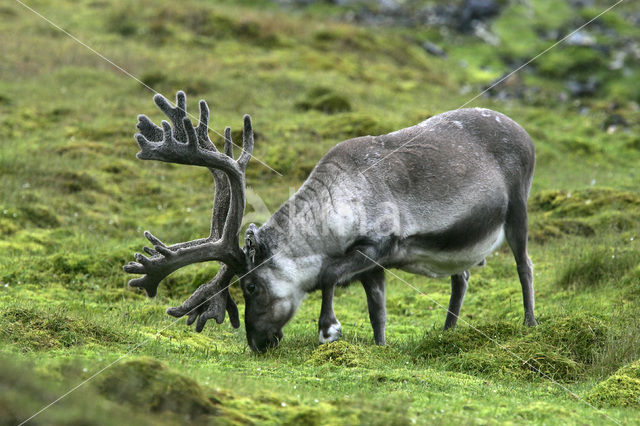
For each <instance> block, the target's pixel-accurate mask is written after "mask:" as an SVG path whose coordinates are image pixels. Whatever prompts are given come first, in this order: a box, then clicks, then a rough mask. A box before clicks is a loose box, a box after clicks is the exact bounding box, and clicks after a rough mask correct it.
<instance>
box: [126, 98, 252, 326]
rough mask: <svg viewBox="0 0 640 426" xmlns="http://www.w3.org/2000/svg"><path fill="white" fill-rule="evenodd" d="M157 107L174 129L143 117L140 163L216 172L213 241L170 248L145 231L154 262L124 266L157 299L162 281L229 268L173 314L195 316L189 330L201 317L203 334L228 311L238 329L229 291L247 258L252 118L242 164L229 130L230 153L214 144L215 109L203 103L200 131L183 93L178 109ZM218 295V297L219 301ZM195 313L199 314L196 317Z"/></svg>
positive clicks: (163, 100) (246, 124)
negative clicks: (242, 233)
mask: <svg viewBox="0 0 640 426" xmlns="http://www.w3.org/2000/svg"><path fill="white" fill-rule="evenodd" d="M154 101H155V103H156V104H157V105H158V107H159V108H160V109H161V110H162V111H163V112H164V113H165V114H166V115H167V116H168V117H169V119H170V120H171V121H172V123H173V129H172V127H171V126H170V125H169V123H168V122H166V121H163V122H162V128H160V127H158V126H156V125H155V124H154V123H153V122H152V121H151V120H149V118H147V117H146V116H145V115H140V116H139V117H138V120H139V122H138V126H137V127H138V129H139V130H140V133H138V134H136V135H135V137H136V140H137V141H138V145H139V146H140V152H138V154H137V157H138V158H139V159H142V160H159V161H165V162H171V163H179V164H186V165H195V166H203V167H207V168H208V169H209V170H210V171H211V173H212V174H213V177H214V181H215V186H216V194H215V199H214V207H213V213H212V222H211V232H210V235H209V237H207V238H201V239H197V240H193V241H188V242H185V243H180V244H175V245H172V246H166V245H165V244H164V243H163V242H162V241H161V240H159V239H158V238H156V237H155V236H153V235H152V234H151V233H150V232H148V231H145V233H144V235H145V237H146V238H147V239H148V240H149V241H150V242H151V244H153V249H151V248H148V247H144V251H145V252H146V253H147V254H148V255H150V257H146V256H143V255H142V254H139V253H136V254H135V258H136V261H137V262H130V263H129V264H127V265H125V266H124V270H125V272H128V273H135V274H145V275H144V276H142V277H140V278H136V279H133V280H131V281H129V285H130V286H132V287H140V288H144V289H145V290H146V292H147V295H149V296H150V297H153V296H155V294H156V293H157V288H158V285H159V283H160V281H162V280H163V279H164V278H165V277H166V276H167V275H169V274H171V273H172V272H174V271H175V270H177V269H179V268H181V267H183V266H186V265H190V264H193V263H198V262H206V261H211V260H218V261H220V262H222V263H224V265H223V266H221V269H220V271H219V273H218V275H216V277H215V278H214V279H213V280H212V281H210V282H209V283H207V284H204V285H202V286H200V288H198V290H196V291H195V292H194V294H193V295H192V296H191V297H190V298H189V299H188V300H187V301H185V302H184V303H183V304H182V306H181V307H180V308H171V309H169V310H168V313H169V314H171V315H174V316H182V315H184V314H187V313H190V315H189V321H188V323H189V324H190V323H192V322H193V321H195V318H196V317H197V316H198V315H200V320H201V321H202V323H201V321H199V322H198V326H197V328H200V330H201V329H202V327H204V322H206V320H207V319H209V318H216V320H217V321H218V322H222V320H224V306H226V307H227V310H228V311H229V316H230V319H231V320H232V324H234V326H237V325H236V324H238V325H239V320H238V314H237V307H236V305H235V302H234V301H233V299H232V298H231V296H230V294H229V292H228V289H227V286H228V284H229V282H230V281H231V279H232V278H233V276H234V275H236V274H239V273H241V272H242V271H244V269H245V260H244V254H243V252H242V250H241V249H240V246H239V244H238V233H239V230H240V225H241V222H242V215H243V213H244V203H245V180H244V178H245V176H244V173H245V169H246V166H247V164H248V163H249V160H250V159H251V153H252V151H253V130H252V126H251V118H250V117H249V116H248V115H245V116H244V128H243V132H242V136H243V150H242V154H241V155H240V158H239V159H238V160H237V161H235V160H234V159H233V149H232V141H231V131H230V129H229V128H227V129H226V130H225V150H224V151H225V152H224V153H221V152H219V151H218V150H217V149H216V147H215V146H214V144H213V143H212V142H211V140H210V139H209V134H208V122H209V107H208V106H207V103H206V102H205V101H200V121H199V124H198V126H197V127H195V128H194V126H193V124H192V123H191V121H190V120H189V119H188V118H187V116H186V96H185V94H184V92H181V91H180V92H178V93H177V95H176V107H175V108H174V107H172V106H171V104H170V103H169V101H167V99H166V98H164V97H163V96H162V95H156V96H154ZM174 129H175V131H174ZM218 293H219V294H218ZM216 294H217V296H215V297H213V295H216ZM207 297H209V299H207ZM221 307H222V309H221ZM185 309H188V310H185ZM191 311H193V312H191ZM194 313H197V314H196V315H195V316H193V315H194ZM220 315H221V316H220Z"/></svg>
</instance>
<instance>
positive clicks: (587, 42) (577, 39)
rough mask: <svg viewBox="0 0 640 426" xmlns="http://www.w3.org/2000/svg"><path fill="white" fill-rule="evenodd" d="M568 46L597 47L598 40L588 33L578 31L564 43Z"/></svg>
mask: <svg viewBox="0 0 640 426" xmlns="http://www.w3.org/2000/svg"><path fill="white" fill-rule="evenodd" d="M564 42H565V43H566V44H567V45H568V46H595V44H596V39H595V37H593V36H592V35H591V34H589V33H588V32H586V31H582V30H581V31H576V32H575V33H573V34H571V35H570V36H569V37H567V39H566V40H565V41H564Z"/></svg>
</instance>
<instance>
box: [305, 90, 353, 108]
mask: <svg viewBox="0 0 640 426" xmlns="http://www.w3.org/2000/svg"><path fill="white" fill-rule="evenodd" d="M296 107H298V108H299V109H301V110H303V111H308V110H316V111H320V112H324V113H326V114H335V113H338V112H346V111H351V103H350V102H349V100H348V99H347V98H345V97H344V96H342V95H340V94H338V93H335V92H334V91H333V90H331V89H329V88H326V87H316V88H314V89H312V90H311V91H309V93H307V95H306V96H305V99H304V100H302V101H300V102H298V103H297V104H296Z"/></svg>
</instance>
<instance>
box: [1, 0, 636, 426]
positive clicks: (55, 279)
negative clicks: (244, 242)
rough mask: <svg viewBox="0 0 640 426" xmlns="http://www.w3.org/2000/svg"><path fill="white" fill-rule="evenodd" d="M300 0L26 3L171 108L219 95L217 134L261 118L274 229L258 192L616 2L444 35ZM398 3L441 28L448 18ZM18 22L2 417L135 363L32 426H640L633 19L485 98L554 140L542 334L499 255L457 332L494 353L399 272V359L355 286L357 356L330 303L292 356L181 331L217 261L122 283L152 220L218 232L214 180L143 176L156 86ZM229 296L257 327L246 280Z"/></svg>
mask: <svg viewBox="0 0 640 426" xmlns="http://www.w3.org/2000/svg"><path fill="white" fill-rule="evenodd" d="M283 3H285V2H283ZM293 3H294V2H286V3H285V4H281V3H276V2H271V1H266V0H263V1H257V2H247V1H242V0H223V1H217V2H205V1H195V0H188V1H186V2H183V3H181V4H180V5H177V4H175V3H172V2H168V1H154V2H151V1H143V2H117V1H111V0H107V1H99V2H98V1H80V2H71V1H66V0H64V1H59V2H55V5H54V4H49V3H47V2H39V1H38V2H33V3H32V4H31V5H32V6H33V7H34V8H35V9H37V10H38V11H40V12H41V13H43V14H44V15H45V16H47V17H49V18H50V19H52V20H53V21H54V22H56V23H58V24H60V25H61V26H62V27H63V28H64V29H65V30H67V31H69V32H71V33H72V34H74V35H76V36H77V37H78V38H80V39H81V40H83V41H84V42H86V43H88V44H89V45H91V46H92V47H94V48H95V49H97V50H98V51H100V52H101V53H103V54H104V55H105V56H107V57H109V58H111V59H112V60H113V61H114V62H115V63H117V64H119V65H121V66H122V67H123V68H125V69H126V70H128V71H129V72H131V73H132V74H134V75H136V76H138V77H139V78H140V79H141V80H142V81H143V82H144V83H145V84H147V85H149V86H151V87H153V88H154V89H155V90H157V91H159V92H161V93H163V94H165V95H167V96H171V95H172V94H173V93H175V91H176V90H179V89H183V90H185V91H186V92H187V93H188V94H189V95H191V96H190V100H191V102H190V105H189V106H190V109H191V110H192V111H194V110H196V103H195V102H196V99H197V98H205V99H207V100H208V102H209V105H210V106H211V108H212V110H213V111H212V119H213V123H212V127H213V128H215V129H216V130H218V131H219V132H222V126H224V125H227V124H230V125H232V127H233V131H234V133H232V134H233V136H234V139H235V140H241V137H240V136H239V133H238V131H240V130H241V129H242V120H241V119H240V117H242V114H244V113H250V114H251V115H252V117H253V126H254V129H255V137H256V147H255V151H254V154H255V156H256V157H257V158H259V159H261V160H263V161H264V162H266V163H267V164H269V165H270V166H272V167H273V168H275V169H276V170H278V171H279V172H280V173H281V174H282V176H279V175H278V174H276V173H273V172H272V171H271V170H269V169H268V168H266V167H263V166H261V165H260V164H259V163H257V162H252V164H251V167H249V168H248V169H247V185H248V188H249V191H248V193H249V196H248V208H247V212H246V215H247V216H248V219H249V220H250V221H253V222H257V223H259V222H261V221H263V220H265V219H266V217H264V211H263V210H261V208H260V204H259V203H258V202H257V198H258V197H257V196H256V195H255V194H257V195H259V197H260V198H261V199H262V200H263V201H264V203H266V207H267V208H268V209H269V210H270V211H273V210H274V209H275V208H277V207H278V206H279V205H280V204H281V203H282V202H283V201H284V200H286V199H287V198H288V197H289V195H290V188H297V187H298V186H299V185H300V183H301V182H302V181H303V180H304V178H305V177H306V176H307V175H308V173H309V172H310V170H311V169H312V168H313V166H314V165H315V163H316V162H317V160H318V159H320V158H321V157H322V155H323V154H324V153H325V152H326V151H328V150H329V148H330V147H332V146H333V145H334V144H336V143H337V142H339V141H341V140H343V139H346V138H349V137H354V136H359V135H365V134H381V133H386V132H388V131H390V130H394V129H399V128H403V127H407V126H410V125H412V124H416V123H418V122H420V121H422V120H424V119H425V118H427V117H429V116H432V115H435V114H437V113H440V112H443V111H447V110H451V109H455V108H457V107H459V106H460V105H462V104H463V103H465V102H466V101H467V100H469V99H470V98H472V97H473V96H475V95H476V94H477V93H479V92H480V91H482V90H483V88H485V87H486V86H487V85H488V84H490V83H491V82H492V81H495V80H496V79H497V78H499V77H500V76H502V75H504V74H505V73H506V72H508V71H509V70H512V69H514V68H515V67H517V66H518V65H520V64H522V63H524V62H525V61H526V60H527V59H528V58H530V57H533V56H534V55H536V54H537V53H538V52H539V51H541V50H542V49H544V48H545V47H547V46H548V45H550V44H552V43H553V42H555V41H556V40H557V39H558V38H559V37H562V36H563V35H565V34H567V33H568V30H569V29H572V28H576V27H577V26H579V25H580V24H581V23H583V22H585V21H586V20H588V19H590V18H592V17H594V16H595V15H596V14H597V13H598V12H599V11H600V10H603V9H604V8H605V7H607V6H609V5H610V4H611V3H610V2H605V1H600V0H595V1H592V2H566V3H565V2H556V1H551V0H538V1H532V2H515V1H513V2H512V1H498V2H496V4H497V5H498V9H499V10H498V11H497V12H496V13H495V14H493V15H492V16H490V17H486V18H482V21H481V22H479V23H476V24H473V25H472V27H473V28H472V29H471V30H469V29H461V28H456V27H455V26H452V25H451V24H450V23H447V20H446V19H444V18H443V20H442V22H434V23H431V24H428V25H420V26H419V27H415V26H412V25H414V24H415V23H412V22H405V21H404V20H400V21H399V23H400V24H402V25H400V26H399V25H395V26H394V25H390V23H389V22H387V20H381V21H376V20H373V19H371V18H370V17H371V16H375V13H378V12H379V13H383V12H384V10H382V11H381V10H379V9H380V8H379V7H378V8H376V7H374V6H367V7H365V6H363V5H364V4H366V2H357V3H356V2H343V5H342V6H335V5H331V4H329V3H328V2H327V3H326V2H318V3H317V4H312V5H310V6H295V5H294V4H293ZM370 3H371V4H373V3H376V2H370ZM399 3H400V2H399ZM402 3H403V4H404V6H403V7H407V8H410V7H418V4H420V5H422V4H424V5H426V6H424V7H430V8H432V9H429V10H432V11H434V12H433V13H434V14H435V13H436V12H437V11H438V10H440V9H438V6H442V5H443V4H444V3H445V2H442V4H440V5H439V4H438V2H435V1H431V2H429V1H425V2H417V1H416V2H402ZM446 3H447V4H454V3H455V4H459V3H460V4H461V3H462V2H453V3H452V2H446ZM585 4H588V6H585ZM442 7H444V6H442ZM447 7H449V6H447ZM372 14H374V15H372ZM407 15H408V16H420V15H419V14H418V15H416V14H415V13H409V12H407ZM396 16H402V14H401V13H400V12H397V13H396ZM434 16H435V15H434ZM0 18H1V19H0V52H1V53H2V56H1V57H2V65H1V66H0V140H1V141H2V142H1V143H0V176H1V182H2V185H0V283H1V284H0V341H1V342H2V344H1V346H0V348H1V351H0V423H1V424H16V423H19V422H20V420H23V419H25V418H27V417H29V416H30V415H31V414H33V413H35V412H36V411H37V410H39V409H40V408H41V407H43V406H44V405H46V404H48V403H50V402H51V401H53V400H54V399H56V398H57V397H58V396H60V395H61V394H63V393H64V392H66V391H67V390H68V389H70V388H71V387H72V386H74V385H76V384H78V383H79V382H80V381H82V380H84V379H86V378H89V377H90V376H91V375H92V374H93V373H95V372H96V371H98V370H99V369H100V368H103V367H105V366H107V365H108V364H109V363H111V362H113V361H115V360H117V359H119V358H120V357H122V356H124V359H122V360H121V361H120V362H118V363H116V364H115V365H114V366H112V367H111V368H109V369H107V370H106V371H104V372H103V373H102V374H100V375H98V376H97V377H96V378H95V379H93V380H91V381H90V382H89V383H87V384H86V385H84V386H83V387H82V388H80V389H79V390H78V391H76V392H74V393H72V394H70V395H69V396H68V397H66V398H65V399H63V400H61V401H60V402H59V403H57V404H55V405H54V406H52V407H51V408H50V409H48V410H46V411H45V412H43V413H42V414H40V415H39V416H38V417H36V418H35V419H34V423H42V424H70V423H100V424H111V423H114V424H117V423H119V424H123V423H133V422H135V423H137V424H165V423H166V424H176V423H194V422H197V423H203V424H206V423H218V422H219V423H227V424H235V423H238V424H243V423H271V424H274V423H290V424H309V425H315V424H354V423H362V424H410V423H413V422H414V421H415V422H417V423H422V424H427V423H444V424H451V423H461V422H462V423H470V424H474V423H479V424H485V423H498V422H508V421H511V422H515V423H524V422H533V423H546V424H556V423H557V424H567V423H568V424H578V423H580V424H583V423H598V424H599V423H604V422H607V421H610V419H608V418H607V417H605V415H606V416H610V417H611V418H614V419H617V420H618V421H620V422H622V423H626V424H637V423H638V418H640V399H639V395H640V370H639V366H638V360H639V359H640V334H639V333H638V330H640V303H639V302H640V300H639V299H640V247H639V244H640V243H639V239H640V192H639V191H638V183H639V182H640V171H639V170H640V168H639V167H638V164H640V162H639V160H640V136H639V135H640V122H639V121H638V109H639V108H640V107H639V106H638V103H639V102H640V63H639V57H638V55H639V54H638V49H639V45H638V43H639V41H638V40H639V39H640V28H639V27H638V22H640V8H639V6H638V4H637V2H631V1H626V2H624V3H622V4H621V5H620V6H618V7H617V8H616V9H614V10H613V11H612V12H610V13H608V14H607V15H605V16H603V17H602V18H599V19H598V20H597V21H596V22H594V23H593V24H592V25H591V26H590V27H588V28H587V29H585V30H583V31H582V32H581V33H580V36H579V37H574V38H572V39H570V40H569V42H568V43H566V44H564V45H561V46H559V47H557V48H556V49H554V50H552V51H550V52H549V53H548V54H546V55H544V56H542V57H540V58H539V59H538V60H536V61H535V62H534V63H532V64H531V65H530V66H528V67H527V68H525V69H524V70H522V71H521V72H519V73H518V74H516V75H515V76H513V77H511V78H510V79H509V80H508V81H507V82H505V84H503V85H500V86H498V87H496V88H495V89H492V90H491V91H489V92H488V93H487V94H486V95H485V96H482V97H480V98H478V99H477V100H475V101H474V102H473V103H472V104H471V106H483V107H487V108H491V109H494V110H497V111H500V112H503V113H505V114H506V115H508V116H510V117H512V118H513V119H514V120H516V121H517V122H518V123H520V124H521V125H522V126H523V127H524V128H526V129H527V131H528V132H529V134H530V135H531V136H532V139H533V140H534V143H535V145H536V152H537V164H536V172H535V175H534V180H533V187H532V191H531V198H530V200H529V212H530V218H531V223H530V245H529V252H530V256H531V258H532V261H533V263H534V265H535V268H534V276H535V289H536V302H537V305H536V314H537V320H538V323H539V325H538V326H537V327H533V328H529V327H525V326H523V325H522V310H521V309H522V308H521V300H522V296H521V290H520V285H519V283H518V277H517V273H516V269H515V264H514V261H513V257H512V256H511V254H510V252H509V249H508V247H507V246H506V245H503V247H502V248H501V249H499V250H498V251H497V252H496V253H495V255H492V256H490V257H489V258H488V259H487V264H486V266H485V267H483V268H479V269H474V270H472V271H471V278H470V280H469V290H468V292H467V297H466V299H465V305H464V308H463V311H462V316H461V318H462V319H464V320H465V322H467V323H469V324H471V325H473V327H474V328H477V329H478V330H479V331H481V332H482V333H483V334H484V335H487V336H490V337H491V339H493V340H494V341H495V342H498V343H499V344H500V346H498V345H497V344H496V343H495V342H493V341H491V340H488V339H487V338H486V337H485V336H483V334H480V333H478V331H477V330H475V329H474V328H472V327H471V326H469V325H468V324H466V323H463V322H459V323H458V327H457V329H455V330H453V331H446V332H443V331H441V329H442V326H443V322H444V321H443V318H444V312H442V309H441V308H439V307H438V306H437V305H436V304H434V303H433V301H432V300H430V299H433V300H435V301H437V302H438V303H440V304H442V305H446V304H447V302H448V299H449V290H450V286H449V281H448V280H447V279H427V278H424V277H419V276H414V275H411V274H408V273H402V272H398V276H399V277H400V278H401V279H402V280H404V281H407V282H408V283H410V284H411V285H413V286H415V287H417V288H418V289H420V291H422V292H424V293H425V294H426V295H428V296H429V297H428V298H427V297H426V296H424V295H422V294H420V293H418V292H416V291H415V290H413V289H412V288H410V287H409V286H407V285H406V284H405V283H403V281H402V280H401V279H399V278H396V277H394V276H392V275H387V345H386V346H376V345H374V343H373V339H372V337H371V327H370V325H369V318H368V313H367V306H366V298H365V294H364V291H363V290H362V287H361V286H359V285H352V286H350V287H347V288H339V289H337V291H336V297H335V310H336V315H337V316H338V318H339V319H340V321H341V323H342V331H343V337H342V339H341V340H339V341H337V342H335V343H331V344H326V345H319V344H318V342H317V317H318V309H319V305H320V294H319V293H314V294H312V295H310V296H309V297H308V298H307V300H306V301H305V302H304V303H303V304H302V306H301V308H300V310H299V312H298V313H297V315H296V317H295V318H294V319H293V320H292V321H291V322H290V323H289V324H288V325H287V326H286V328H285V334H286V337H285V341H284V342H283V344H281V345H280V346H279V347H278V348H276V349H274V350H270V351H267V353H265V354H261V355H256V354H254V353H252V352H251V351H250V350H249V349H248V347H247V345H246V337H245V335H244V331H243V329H240V330H236V329H233V328H232V327H231V326H230V325H229V323H228V322H225V323H224V324H222V325H217V324H212V321H211V322H210V323H208V324H207V326H206V327H205V328H204V330H203V332H202V333H196V332H195V331H193V329H192V328H188V327H185V325H184V320H179V321H178V322H177V323H175V324H173V322H174V321H175V319H174V318H172V317H169V316H167V315H166V314H165V309H166V307H168V306H178V305H179V304H180V303H181V302H182V300H184V298H185V297H187V296H188V295H189V294H190V293H191V292H192V291H193V290H194V289H195V288H196V287H197V286H198V285H200V284H202V283H203V282H205V281H206V280H208V279H210V278H211V277H213V276H214V275H215V274H216V272H217V264H216V263H215V262H214V263H211V264H200V265H194V266H191V267H189V268H186V269H185V270H181V271H178V272H176V273H174V274H173V275H171V276H170V277H168V278H167V279H166V280H165V281H164V282H163V283H162V285H161V287H160V289H159V292H158V296H157V297H156V298H155V299H147V298H146V296H145V295H144V294H143V293H141V292H138V291H136V290H134V289H129V288H127V285H126V284H127V281H128V279H129V277H128V276H127V274H124V273H123V272H122V269H121V265H122V264H124V263H126V262H128V261H129V260H130V254H131V253H132V252H133V251H136V250H138V249H139V247H140V246H141V245H143V244H144V241H143V238H142V237H141V231H142V229H139V228H138V227H139V225H140V224H141V223H143V224H144V226H145V227H147V228H148V229H150V230H152V231H153V232H157V233H158V234H160V235H162V236H163V239H164V240H165V241H167V242H177V241H184V240H187V239H193V238H196V237H198V236H201V235H206V233H207V229H208V226H209V222H208V217H209V214H210V208H211V191H212V186H211V182H210V176H208V175H207V173H206V172H203V171H202V170H199V169H198V168H188V167H182V166H175V165H172V164H162V163H152V162H148V163H140V162H138V160H136V159H135V153H136V152H137V150H138V147H137V146H136V143H135V141H134V139H133V137H132V134H133V133H134V132H135V121H136V120H135V117H136V115H137V114H138V113H141V112H145V113H147V114H149V115H150V118H152V119H153V120H154V121H156V122H159V120H160V119H162V118H163V117H162V116H161V113H160V112H159V111H154V110H153V107H152V106H151V108H150V102H149V99H150V94H151V93H150V92H149V91H148V90H147V89H146V88H144V87H143V86H142V85H140V84H139V83H137V82H135V81H134V80H132V79H131V78H129V77H127V76H126V75H124V74H122V73H120V72H119V71H117V70H116V69H114V68H113V67H112V66H111V65H109V64H108V63H106V62H104V61H103V60H102V59H100V58H99V57H97V56H96V55H95V54H93V53H91V52H90V51H88V50H87V49H86V48H84V47H82V46H80V45H79V44H77V43H76V42H74V41H73V40H71V39H70V38H68V37H67V36H65V35H64V34H63V33H61V32H60V31H59V30H56V29H55V28H53V27H51V26H50V25H49V24H47V23H46V22H44V21H43V20H42V19H40V18H39V17H37V16H35V15H34V14H32V13H31V12H29V11H27V10H26V9H24V8H23V7H22V6H20V5H19V4H18V3H12V2H5V3H4V4H3V5H2V6H1V7H0ZM354 20H355V21H356V22H352V21H354ZM436 21H437V20H436ZM392 23H393V22H391V24H392ZM373 24H376V26H375V27H372V26H371V25H373ZM382 24H384V25H382ZM427 42H429V43H427ZM434 46H435V47H437V48H438V49H440V50H437V49H435V47H434ZM429 52H431V53H429ZM434 52H436V53H437V54H433V53H434ZM211 137H212V139H213V141H214V142H215V143H218V144H219V143H220V142H221V140H222V139H221V138H220V137H219V136H215V135H214V134H212V135H211ZM219 146H220V145H219ZM252 194H253V195H252ZM230 291H231V293H232V294H233V295H234V298H235V300H236V301H237V302H238V308H239V310H240V314H241V316H242V313H243V311H244V306H243V303H242V296H241V294H240V293H239V288H238V287H237V286H232V287H231V288H230ZM285 343H286V344H285ZM134 348H135V349H134ZM132 349H134V350H132ZM507 350H508V351H507ZM513 354H516V355H518V357H519V358H516V357H515V356H513ZM522 360H526V361H527V362H528V363H524V362H523V361H522ZM531 365H533V366H535V367H536V368H537V369H539V371H542V372H544V373H545V375H546V376H548V377H550V378H552V379H553V380H554V381H555V382H557V383H558V384H559V385H561V386H562V387H561V386H559V385H557V384H554V383H553V382H551V381H550V380H549V379H548V378H547V377H543V376H542V375H541V374H540V373H539V372H538V370H536V369H535V368H531ZM569 391H570V392H571V393H573V395H572V394H571V393H569ZM582 400H585V401H587V402H589V403H590V404H592V405H593V406H594V407H596V408H597V409H598V410H600V411H598V410H596V409H595V408H593V407H591V406H589V405H587V404H585V403H584V402H583V401H582Z"/></svg>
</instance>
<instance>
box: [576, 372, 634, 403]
mask: <svg viewBox="0 0 640 426" xmlns="http://www.w3.org/2000/svg"><path fill="white" fill-rule="evenodd" d="M586 399H587V401H588V402H590V403H591V404H595V405H597V406H599V407H607V406H610V407H640V361H636V362H634V363H632V364H630V365H628V366H626V367H623V368H621V369H620V370H618V371H617V372H616V373H614V374H613V375H612V376H610V377H608V378H607V379H605V380H603V381H602V382H600V383H598V384H597V385H596V386H595V387H594V388H593V389H591V390H590V391H589V393H587V395H586Z"/></svg>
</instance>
